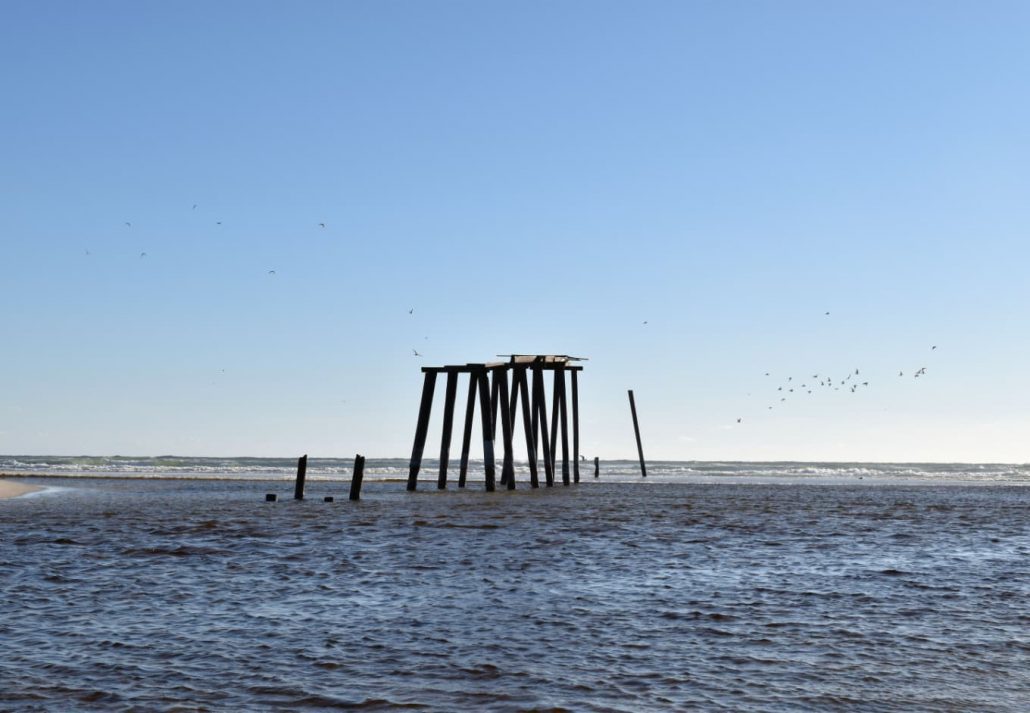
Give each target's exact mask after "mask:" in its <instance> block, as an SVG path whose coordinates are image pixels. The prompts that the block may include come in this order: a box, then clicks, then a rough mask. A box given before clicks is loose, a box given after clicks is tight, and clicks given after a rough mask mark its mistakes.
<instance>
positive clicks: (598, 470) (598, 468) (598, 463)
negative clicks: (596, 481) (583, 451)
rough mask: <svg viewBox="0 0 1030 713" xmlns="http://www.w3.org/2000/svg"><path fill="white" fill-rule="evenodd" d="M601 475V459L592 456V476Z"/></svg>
mask: <svg viewBox="0 0 1030 713" xmlns="http://www.w3.org/2000/svg"><path fill="white" fill-rule="evenodd" d="M600 476H601V459H600V458H598V457H597V456H594V477H595V478H599V477H600Z"/></svg>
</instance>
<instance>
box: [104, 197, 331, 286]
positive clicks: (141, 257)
mask: <svg viewBox="0 0 1030 713" xmlns="http://www.w3.org/2000/svg"><path fill="white" fill-rule="evenodd" d="M196 209H197V204H196V203H194V204H193V208H192V210H196ZM221 224H222V221H220V220H216V221H215V225H221ZM123 225H125V227H126V228H131V227H132V221H128V220H126V221H123ZM317 225H318V227H319V228H321V229H322V230H325V228H326V224H325V223H317ZM92 254H93V253H91V252H90V251H89V248H86V255H92ZM139 256H140V259H141V260H142V259H143V258H145V257H146V256H147V254H146V252H141V253H140V254H139ZM268 274H269V275H275V270H269V271H268Z"/></svg>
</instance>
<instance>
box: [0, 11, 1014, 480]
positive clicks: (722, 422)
mask: <svg viewBox="0 0 1030 713" xmlns="http://www.w3.org/2000/svg"><path fill="white" fill-rule="evenodd" d="M0 15H2V22H0V86H2V88H3V93H4V101H3V107H2V109H0V137H2V138H0V146H2V149H0V264H2V266H3V269H4V283H3V297H2V299H0V319H2V324H3V330H4V340H3V342H4V347H3V349H2V350H0V366H2V368H0V393H2V394H3V396H2V398H0V452H3V453H23V454H96V455H111V454H125V455H156V454H164V453H175V454H181V455H239V456H244V455H253V456H291V455H297V454H300V453H305V452H306V453H310V454H311V455H312V457H317V456H319V455H324V456H346V455H348V454H352V453H355V452H360V453H365V454H367V455H369V456H371V457H375V456H404V455H406V454H407V453H409V452H410V448H411V437H412V433H413V431H414V425H415V416H416V411H417V407H418V400H419V390H420V388H421V375H420V373H419V367H420V366H422V365H424V364H443V363H454V362H467V361H478V360H484V359H489V358H491V357H492V356H493V355H495V354H501V353H509V352H521V353H533V352H541V353H569V354H582V355H585V356H588V357H589V358H590V361H589V362H587V363H586V369H585V371H584V373H583V376H582V380H581V406H582V410H583V424H582V438H583V452H584V453H585V454H586V455H588V456H590V457H592V456H593V455H599V456H601V457H603V458H609V457H633V456H634V453H635V444H634V441H633V434H632V425H631V421H630V417H629V409H628V403H627V399H626V389H628V388H632V389H634V391H635V394H636V399H637V404H638V408H639V410H640V418H641V426H642V430H643V436H644V446H645V452H646V453H647V455H648V456H649V457H651V458H656V459H657V458H662V459H715V460H869V461H877V460H879V461H997V462H1027V461H1030V405H1028V404H1027V401H1028V399H1027V394H1030V371H1028V369H1027V366H1026V365H1027V364H1028V363H1030V319H1028V316H1030V314H1028V305H1030V279H1028V278H1027V272H1028V266H1030V201H1028V198H1030V93H1028V92H1027V91H1026V78H1027V77H1028V76H1030V45H1028V43H1027V42H1026V38H1027V37H1028V36H1030V6H1028V5H1026V4H1025V3H1017V2H988V3H953V2H935V3H897V2H840V3H821V2H739V3H716V2H640V3H613V2H551V3H543V2H530V3H481V2H390V1H376V2H314V1H312V2H304V3H285V2H278V3H273V2H218V3H200V2H180V3H156V2H153V3H151V2H144V3H140V2H91V3H75V2H53V1H42V2H24V1H9V2H5V3H4V4H3V5H2V8H0ZM194 206H195V207H194ZM127 223H128V224H131V225H127ZM320 223H324V224H325V226H326V227H324V228H323V227H320V225H319V224H320ZM144 253H145V256H143V254H144ZM270 271H274V274H270ZM412 309H413V310H414V311H413V312H411V313H410V314H409V310H412ZM827 312H829V314H828V315H827V314H826V313H827ZM645 321H646V324H645ZM933 346H936V347H937V348H936V349H932V347H933ZM413 350H417V351H418V352H420V353H421V354H422V355H423V356H422V357H416V356H415V355H414V354H413ZM922 367H925V368H926V373H925V374H924V375H922V376H921V377H920V378H918V379H916V378H913V375H914V373H915V372H916V371H917V370H918V369H919V368H922ZM856 369H858V370H860V372H861V373H860V376H861V380H862V381H868V386H863V387H861V388H860V389H858V390H857V391H855V392H854V393H852V392H851V391H850V384H851V383H853V382H849V383H847V384H845V385H843V387H840V386H838V388H839V390H838V391H833V390H832V387H831V388H827V387H819V388H817V389H816V390H815V393H813V394H811V395H809V394H807V393H802V391H807V390H808V388H805V389H803V390H802V389H797V390H796V391H795V392H789V391H786V389H787V388H793V385H796V384H797V383H798V382H797V381H794V380H798V381H803V383H806V385H807V382H808V381H809V377H811V376H812V375H814V374H819V375H820V376H821V378H820V379H819V380H822V379H823V378H825V377H826V376H827V375H832V376H834V378H835V379H843V378H844V377H845V376H846V375H848V374H851V373H852V372H854V371H855V370H856ZM766 372H768V373H769V374H770V376H768V377H767V376H765V374H766ZM899 372H901V373H903V374H904V376H898V374H899ZM788 377H791V381H789V382H788V381H787V379H788ZM855 381H858V379H855ZM788 384H789V385H791V386H787V385H788ZM781 386H785V387H786V388H785V389H784V391H786V394H785V393H784V392H781V391H777V388H778V387H781ZM440 392H442V388H441V389H438V394H439V395H441V396H442V393H440ZM788 396H789V398H788ZM781 398H788V400H787V401H780V400H779V399H781ZM459 403H463V396H462V397H459ZM439 406H440V400H439V399H438V401H437V405H436V409H435V413H434V417H435V418H434V425H433V429H432V431H431V434H430V438H429V442H428V444H427V447H426V451H427V454H433V453H435V450H436V449H437V448H438V447H439V446H438V432H439V421H438V416H439V410H440V409H439ZM769 406H773V408H772V409H769V408H768V407H769ZM737 419H740V422H739V423H738V421H737ZM455 448H456V446H452V452H453V450H454V449H455ZM519 448H521V446H520V447H519ZM516 456H517V457H519V458H521V457H523V454H522V452H521V450H517V451H516Z"/></svg>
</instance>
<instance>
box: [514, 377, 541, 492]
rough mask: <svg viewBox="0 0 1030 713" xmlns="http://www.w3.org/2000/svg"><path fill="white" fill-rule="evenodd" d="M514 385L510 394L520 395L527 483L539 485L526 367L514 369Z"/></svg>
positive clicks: (534, 485) (536, 486) (537, 486)
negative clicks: (524, 436) (515, 383)
mask: <svg viewBox="0 0 1030 713" xmlns="http://www.w3.org/2000/svg"><path fill="white" fill-rule="evenodd" d="M515 380H516V381H517V382H518V384H517V385H516V386H512V390H511V391H512V395H513V397H514V394H515V393H516V391H517V392H518V393H519V394H520V395H521V396H522V430H523V431H525V433H526V454H527V456H528V458H529V484H530V486H531V487H534V488H539V487H540V478H539V476H538V474H537V470H536V443H535V437H536V434H535V433H534V432H533V419H532V416H531V415H530V413H529V384H528V383H527V382H528V378H527V376H526V368H525V367H521V368H518V369H516V370H515ZM513 418H514V417H513Z"/></svg>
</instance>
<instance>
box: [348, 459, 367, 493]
mask: <svg viewBox="0 0 1030 713" xmlns="http://www.w3.org/2000/svg"><path fill="white" fill-rule="evenodd" d="M364 477H365V456H362V455H357V456H354V472H353V473H352V474H351V477H350V499H351V500H361V480H362V478H364Z"/></svg>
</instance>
